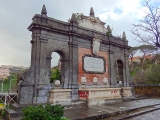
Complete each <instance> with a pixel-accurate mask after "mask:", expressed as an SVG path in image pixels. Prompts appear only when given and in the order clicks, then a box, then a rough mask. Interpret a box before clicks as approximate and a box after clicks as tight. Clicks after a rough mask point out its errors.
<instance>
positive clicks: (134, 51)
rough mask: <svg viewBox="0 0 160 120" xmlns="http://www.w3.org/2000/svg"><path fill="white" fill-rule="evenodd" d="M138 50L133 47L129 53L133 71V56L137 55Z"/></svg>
mask: <svg viewBox="0 0 160 120" xmlns="http://www.w3.org/2000/svg"><path fill="white" fill-rule="evenodd" d="M137 50H138V48H137V47H131V48H130V49H129V51H128V54H129V58H130V59H131V70H133V56H134V55H135V54H136V52H137Z"/></svg>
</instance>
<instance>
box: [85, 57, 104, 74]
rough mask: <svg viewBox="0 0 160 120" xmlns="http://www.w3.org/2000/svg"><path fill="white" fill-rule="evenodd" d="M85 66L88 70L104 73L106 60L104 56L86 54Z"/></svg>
mask: <svg viewBox="0 0 160 120" xmlns="http://www.w3.org/2000/svg"><path fill="white" fill-rule="evenodd" d="M83 63H84V64H83V68H84V71H86V72H94V73H104V72H105V68H104V66H105V62H104V59H102V58H97V57H89V56H85V57H84V61H83Z"/></svg>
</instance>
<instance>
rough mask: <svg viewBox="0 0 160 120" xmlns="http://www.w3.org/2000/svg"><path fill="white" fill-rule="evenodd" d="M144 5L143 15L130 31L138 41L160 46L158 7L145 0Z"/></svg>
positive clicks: (159, 11) (159, 12)
mask: <svg viewBox="0 0 160 120" xmlns="http://www.w3.org/2000/svg"><path fill="white" fill-rule="evenodd" d="M144 7H145V8H146V9H147V10H146V11H145V14H146V15H145V17H144V18H143V19H142V20H140V21H139V23H138V24H133V28H132V30H131V32H132V33H133V34H134V35H135V36H136V39H138V40H139V41H140V42H143V43H147V44H149V45H154V46H156V47H159V48H160V26H159V25H160V8H159V7H157V5H156V4H154V5H152V4H151V0H146V1H145V4H144Z"/></svg>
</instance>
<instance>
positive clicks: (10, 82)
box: [8, 76, 12, 92]
mask: <svg viewBox="0 0 160 120" xmlns="http://www.w3.org/2000/svg"><path fill="white" fill-rule="evenodd" d="M8 77H9V78H10V90H9V91H10V92H11V83H12V77H10V76H8Z"/></svg>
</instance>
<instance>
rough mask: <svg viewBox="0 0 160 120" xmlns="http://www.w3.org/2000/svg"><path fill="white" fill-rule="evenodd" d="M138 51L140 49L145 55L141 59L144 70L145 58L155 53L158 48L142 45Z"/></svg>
mask: <svg viewBox="0 0 160 120" xmlns="http://www.w3.org/2000/svg"><path fill="white" fill-rule="evenodd" d="M138 49H139V51H140V52H141V53H143V56H142V58H140V60H141V65H142V68H143V64H144V60H145V56H146V55H148V54H150V53H153V52H154V51H156V50H157V48H156V47H155V46H153V45H145V44H144V45H140V46H139V47H138Z"/></svg>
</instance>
